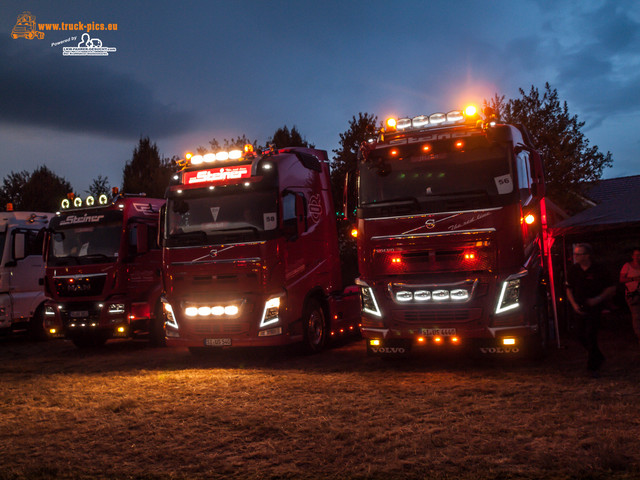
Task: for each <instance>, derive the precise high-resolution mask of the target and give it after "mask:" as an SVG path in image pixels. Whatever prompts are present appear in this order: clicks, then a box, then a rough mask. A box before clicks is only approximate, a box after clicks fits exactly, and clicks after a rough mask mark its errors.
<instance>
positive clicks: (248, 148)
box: [244, 143, 253, 153]
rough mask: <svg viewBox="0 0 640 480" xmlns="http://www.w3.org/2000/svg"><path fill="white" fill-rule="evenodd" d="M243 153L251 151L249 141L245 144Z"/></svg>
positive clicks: (251, 146) (251, 147)
mask: <svg viewBox="0 0 640 480" xmlns="http://www.w3.org/2000/svg"><path fill="white" fill-rule="evenodd" d="M244 153H253V145H251V144H250V143H247V144H245V146H244Z"/></svg>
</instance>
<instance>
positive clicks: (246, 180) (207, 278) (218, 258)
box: [163, 145, 359, 353]
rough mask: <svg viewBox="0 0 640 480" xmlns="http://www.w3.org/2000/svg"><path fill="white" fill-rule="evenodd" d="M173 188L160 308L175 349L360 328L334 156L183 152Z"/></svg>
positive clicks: (302, 338) (316, 337)
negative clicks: (335, 190) (343, 268)
mask: <svg viewBox="0 0 640 480" xmlns="http://www.w3.org/2000/svg"><path fill="white" fill-rule="evenodd" d="M182 165H183V169H182V170H181V171H180V172H179V173H178V174H177V175H176V176H175V177H174V179H175V180H174V184H173V185H170V187H169V188H168V189H167V195H166V196H167V204H166V215H165V221H164V224H163V256H164V257H163V280H164V296H163V302H164V307H165V313H166V316H167V320H166V324H165V328H166V337H167V344H168V345H179V346H186V347H188V348H189V349H190V351H191V352H192V353H198V352H203V351H206V350H207V349H215V348H224V347H253V346H284V345H289V344H294V343H300V342H301V343H302V344H303V345H304V346H305V347H306V350H308V351H309V352H318V351H320V350H322V349H323V348H324V347H325V346H326V345H327V344H328V342H329V340H330V339H331V337H332V336H337V335H340V334H346V333H355V332H356V330H357V328H358V320H359V318H358V317H359V297H358V290H357V288H356V287H355V286H353V287H352V288H346V289H345V288H344V287H343V285H342V277H341V273H340V261H339V254H338V237H337V229H336V218H335V211H334V208H333V201H332V196H331V191H330V183H329V166H328V159H327V154H326V152H325V151H323V150H316V149H309V148H297V147H295V148H286V149H281V150H275V149H270V150H268V151H265V152H261V153H257V152H254V151H253V147H252V146H251V145H247V146H245V148H244V151H242V150H233V151H231V152H211V153H206V154H204V155H190V154H189V155H187V156H186V159H185V160H184V162H183V163H182Z"/></svg>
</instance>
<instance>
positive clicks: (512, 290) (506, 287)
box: [496, 278, 520, 313]
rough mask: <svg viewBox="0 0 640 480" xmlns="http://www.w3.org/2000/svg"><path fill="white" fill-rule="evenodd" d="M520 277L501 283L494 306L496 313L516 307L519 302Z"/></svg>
mask: <svg viewBox="0 0 640 480" xmlns="http://www.w3.org/2000/svg"><path fill="white" fill-rule="evenodd" d="M519 300H520V279H519V278H516V279H514V280H506V281H504V282H503V283H502V290H501V291H500V298H498V305H497V306H496V313H502V312H506V311H509V310H513V309H514V308H518V307H519V306H520V304H519V303H518V302H519Z"/></svg>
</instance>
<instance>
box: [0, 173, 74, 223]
mask: <svg viewBox="0 0 640 480" xmlns="http://www.w3.org/2000/svg"><path fill="white" fill-rule="evenodd" d="M72 191H73V189H72V188H71V184H70V183H69V182H68V181H67V180H65V179H64V178H62V177H59V176H58V175H56V174H55V173H53V172H52V171H51V170H49V169H48V168H47V167H46V166H44V165H43V166H41V167H38V168H36V169H35V170H34V171H33V172H32V173H29V172H27V171H22V172H18V173H14V172H11V173H10V174H9V175H8V176H7V177H6V178H5V179H4V184H3V187H2V189H1V192H0V198H1V199H2V202H3V203H4V205H6V203H8V202H11V203H13V208H14V210H25V211H37V212H55V211H56V210H58V209H59V208H60V202H61V201H62V199H63V198H65V197H66V196H67V194H68V193H70V192H72Z"/></svg>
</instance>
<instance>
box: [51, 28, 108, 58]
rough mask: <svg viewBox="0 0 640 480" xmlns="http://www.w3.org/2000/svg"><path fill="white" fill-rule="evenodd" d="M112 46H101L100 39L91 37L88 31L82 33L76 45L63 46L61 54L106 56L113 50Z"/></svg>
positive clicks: (68, 55)
mask: <svg viewBox="0 0 640 480" xmlns="http://www.w3.org/2000/svg"><path fill="white" fill-rule="evenodd" d="M115 51H116V49H115V48H114V47H103V46H102V40H100V39H99V38H91V35H89V34H88V33H83V34H82V37H80V43H78V46H77V47H63V48H62V55H64V56H65V57H107V56H109V53H112V52H115Z"/></svg>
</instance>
